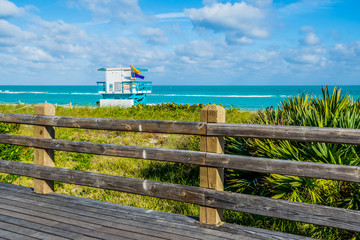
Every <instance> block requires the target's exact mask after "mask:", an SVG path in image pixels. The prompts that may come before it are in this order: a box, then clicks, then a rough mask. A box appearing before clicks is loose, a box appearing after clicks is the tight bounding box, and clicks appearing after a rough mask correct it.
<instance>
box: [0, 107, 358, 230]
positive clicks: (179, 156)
mask: <svg viewBox="0 0 360 240" xmlns="http://www.w3.org/2000/svg"><path fill="white" fill-rule="evenodd" d="M35 113H36V115H23V114H8V113H2V114H0V122H5V123H18V124H30V125H35V126H37V127H36V128H35V136H34V137H26V136H16V135H7V134H0V143H4V144H14V145H21V146H27V147H34V148H35V149H36V151H35V164H25V163H20V162H11V161H4V160H0V169H1V172H3V173H9V174H17V175H22V176H28V177H33V178H35V179H36V180H35V185H34V189H35V191H36V192H39V193H48V192H51V191H52V189H53V181H59V182H64V183H72V184H77V185H84V186H90V187H96V188H102V189H110V190H117V191H121V192H127V193H133V194H140V195H145V196H151V197H157V198H163V199H170V200H176V201H182V202H187V203H193V204H198V205H200V206H201V212H200V221H202V222H204V223H208V224H218V223H219V222H220V221H221V212H222V210H221V209H228V210H233V211H239V212H244V213H250V214H257V215H261V216H268V217H276V218H281V219H287V220H292V221H299V222H304V223H310V224H317V225H322V226H327V227H335V228H340V229H345V230H349V231H355V232H360V211H355V210H349V209H342V208H335V207H328V206H322V205H315V204H308V203H299V202H292V201H286V200H279V199H271V198H266V197H259V196H253V195H246V194H240V193H232V192H225V191H222V190H223V169H224V168H231V169H238V170H246V171H253V172H262V173H276V174H286V175H292V176H301V177H311V178H321V179H331V180H341V181H349V182H360V168H359V167H354V166H344V165H334V164H319V163H310V162H298V161H289V160H279V159H268V158H259V157H249V156H239V155H228V154H223V139H222V138H223V137H224V136H235V137H244V138H268V139H282V140H294V141H306V142H313V141H316V142H326V143H338V144H356V145H360V137H359V136H360V130H355V129H339V128H318V127H294V126H272V125H254V124H229V123H223V122H224V121H225V111H224V109H222V108H221V107H219V106H207V107H205V108H204V109H203V110H202V112H201V122H180V121H153V120H127V119H126V120H124V119H100V118H77V117H59V116H55V109H54V107H53V106H52V105H50V104H38V105H37V106H36V107H35ZM54 127H66V128H82V129H98V130H112V131H133V132H150V133H168V134H193V135H200V136H201V150H202V151H199V152H198V151H183V150H173V149H160V148H149V147H138V146H124V145H115V144H100V143H90V142H77V141H65V140H57V139H54ZM54 150H58V151H69V152H79V153H91V154H99V155H107V156H117V157H129V158H140V159H150V160H157V161H170V162H177V163H189V164H197V165H200V167H201V170H200V185H201V186H200V187H193V186H183V185H178V184H170V183H162V182H155V181H148V180H141V179H133V178H125V177H119V176H111V175H104V174H98V173H91V172H81V171H75V170H69V169H62V168H55V167H53V156H54V152H53V151H54Z"/></svg>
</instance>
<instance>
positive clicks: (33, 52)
mask: <svg viewBox="0 0 360 240" xmlns="http://www.w3.org/2000/svg"><path fill="white" fill-rule="evenodd" d="M19 53H21V54H22V56H23V58H24V59H26V60H29V61H35V62H54V61H55V59H54V58H53V57H51V56H50V55H49V54H48V53H47V52H45V51H44V50H42V49H39V48H37V47H30V46H25V47H21V48H20V50H19Z"/></svg>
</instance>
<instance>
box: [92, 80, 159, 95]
mask: <svg viewBox="0 0 360 240" xmlns="http://www.w3.org/2000/svg"><path fill="white" fill-rule="evenodd" d="M96 83H97V88H98V92H99V93H102V94H144V93H151V91H152V82H151V81H141V82H135V81H122V82H121V87H120V88H116V87H115V89H114V92H106V82H96Z"/></svg>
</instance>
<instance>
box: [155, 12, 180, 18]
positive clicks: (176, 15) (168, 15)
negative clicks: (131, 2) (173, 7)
mask: <svg viewBox="0 0 360 240" xmlns="http://www.w3.org/2000/svg"><path fill="white" fill-rule="evenodd" d="M155 17H157V18H159V19H172V18H184V17H186V15H185V13H184V12H172V13H161V14H157V15H155Z"/></svg>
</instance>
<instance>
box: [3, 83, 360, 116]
mask: <svg viewBox="0 0 360 240" xmlns="http://www.w3.org/2000/svg"><path fill="white" fill-rule="evenodd" d="M329 88H330V89H331V90H332V89H333V86H331V87H329ZM340 88H341V89H342V91H343V93H349V94H350V95H351V96H352V97H353V98H354V99H356V98H359V97H360V85H358V86H340ZM299 93H309V94H312V95H315V96H320V95H321V86H196V85H194V86H156V85H155V86H153V91H152V94H149V95H148V104H157V103H165V102H175V103H178V104H197V103H204V104H207V103H212V104H213V103H214V104H221V105H223V106H224V107H226V108H230V107H232V106H233V107H237V108H241V109H247V110H257V109H263V108H266V107H270V106H274V107H275V106H278V105H279V104H280V103H281V101H282V100H283V99H287V98H289V97H292V96H295V95H297V94H299ZM101 97H102V96H101V94H98V93H97V87H96V86H95V85H94V86H73V85H72V86H28V85H25V86H12V85H8V86H6V85H0V103H18V102H19V101H21V102H22V103H29V104H36V103H40V102H45V101H46V102H48V103H52V104H58V105H69V104H70V102H71V103H72V105H85V106H96V102H97V101H99V99H100V98H101Z"/></svg>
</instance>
